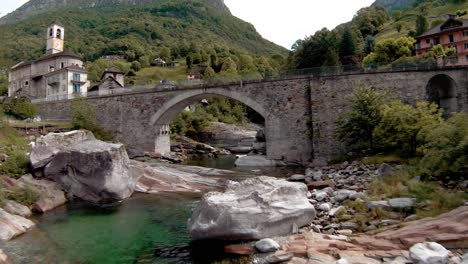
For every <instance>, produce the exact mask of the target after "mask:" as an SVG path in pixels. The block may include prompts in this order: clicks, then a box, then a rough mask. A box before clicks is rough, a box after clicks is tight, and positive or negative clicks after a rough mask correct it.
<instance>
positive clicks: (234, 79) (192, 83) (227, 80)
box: [32, 58, 468, 103]
mask: <svg viewBox="0 0 468 264" xmlns="http://www.w3.org/2000/svg"><path fill="white" fill-rule="evenodd" d="M467 66H468V60H465V59H464V60H456V59H453V58H450V59H445V60H441V59H439V60H437V61H436V60H424V61H416V62H399V63H398V62H395V63H392V64H372V65H340V66H323V67H313V68H306V69H294V70H285V71H282V72H279V73H272V74H266V75H261V74H258V73H257V74H244V75H236V76H222V77H215V78H209V79H203V80H182V81H167V80H164V81H161V82H160V83H158V84H148V85H135V86H131V87H125V88H119V89H110V90H104V91H102V90H101V91H93V92H88V94H87V97H99V96H107V95H116V94H125V93H135V92H149V91H168V90H179V89H190V88H204V87H212V86H223V85H238V84H241V85H242V84H243V83H254V82H266V81H274V80H282V79H288V78H300V77H304V76H308V77H314V76H333V75H350V74H363V73H382V72H405V71H427V70H443V69H450V68H460V67H467ZM69 99H73V97H69V96H55V97H48V98H39V99H33V100H32V102H33V103H40V102H50V101H60V100H69Z"/></svg>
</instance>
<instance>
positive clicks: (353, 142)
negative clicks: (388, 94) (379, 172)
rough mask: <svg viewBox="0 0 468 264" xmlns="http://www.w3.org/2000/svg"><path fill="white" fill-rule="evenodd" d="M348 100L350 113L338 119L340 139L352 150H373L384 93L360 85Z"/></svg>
mask: <svg viewBox="0 0 468 264" xmlns="http://www.w3.org/2000/svg"><path fill="white" fill-rule="evenodd" d="M347 100H348V103H349V107H350V111H349V112H346V113H344V114H342V115H341V116H340V117H339V118H338V121H337V135H338V139H339V140H340V141H342V142H343V143H346V144H347V145H348V146H350V147H351V148H357V149H365V148H370V149H373V148H374V133H375V128H376V127H377V126H378V124H379V123H380V120H381V112H380V108H381V105H382V104H383V102H384V95H383V93H382V92H379V91H377V90H376V89H375V88H373V87H369V86H364V85H359V86H358V87H357V88H356V90H355V92H354V94H353V95H352V96H351V97H349V98H347Z"/></svg>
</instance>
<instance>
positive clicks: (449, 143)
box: [420, 113, 468, 179]
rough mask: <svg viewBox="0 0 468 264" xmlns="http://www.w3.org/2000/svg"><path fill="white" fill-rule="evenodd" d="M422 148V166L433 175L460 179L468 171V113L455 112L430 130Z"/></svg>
mask: <svg viewBox="0 0 468 264" xmlns="http://www.w3.org/2000/svg"><path fill="white" fill-rule="evenodd" d="M425 141H426V142H427V144H425V145H424V146H423V147H422V148H421V150H422V152H423V153H424V157H423V158H422V159H421V162H420V166H421V167H423V168H425V169H426V170H427V173H430V174H431V175H432V176H433V177H437V178H440V177H442V176H450V177H455V178H456V179H459V178H460V177H465V176H464V175H466V174H465V173H466V172H467V171H468V114H466V113H463V114H455V115H454V116H453V117H451V118H450V119H449V120H448V121H447V122H445V123H443V124H441V125H440V126H439V127H438V128H435V129H433V130H432V131H430V132H429V133H428V134H427V136H426V138H425Z"/></svg>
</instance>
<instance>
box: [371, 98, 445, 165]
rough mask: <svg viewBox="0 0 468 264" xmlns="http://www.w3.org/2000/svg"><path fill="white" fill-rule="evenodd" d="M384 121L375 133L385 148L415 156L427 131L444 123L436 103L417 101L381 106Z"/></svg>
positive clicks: (396, 102) (393, 102)
mask: <svg viewBox="0 0 468 264" xmlns="http://www.w3.org/2000/svg"><path fill="white" fill-rule="evenodd" d="M380 113H381V120H380V122H379V125H378V126H377V127H376V130H375V134H376V137H377V138H379V143H380V144H381V145H382V146H383V147H385V148H386V149H388V148H390V149H395V150H397V151H400V153H405V154H407V155H411V156H412V155H414V154H415V153H416V149H417V148H418V147H420V146H421V145H422V144H424V143H425V142H424V141H425V139H426V134H427V133H429V131H431V130H432V129H434V128H436V127H438V126H440V125H441V124H442V122H443V119H442V111H441V110H440V109H439V107H438V106H437V105H436V104H430V103H427V102H418V103H417V104H416V107H413V106H411V105H408V104H404V103H402V102H401V101H392V102H390V103H388V104H385V105H383V106H382V107H381V110H380Z"/></svg>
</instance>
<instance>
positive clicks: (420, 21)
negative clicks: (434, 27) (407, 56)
mask: <svg viewBox="0 0 468 264" xmlns="http://www.w3.org/2000/svg"><path fill="white" fill-rule="evenodd" d="M428 26H429V23H428V22H427V18H426V16H425V15H422V14H420V15H418V16H417V17H416V35H417V36H419V35H421V34H423V33H424V32H426V31H427V28H428Z"/></svg>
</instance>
